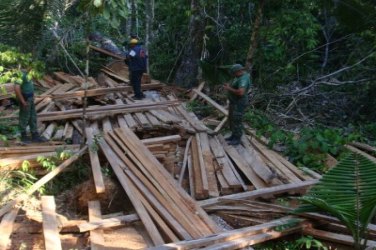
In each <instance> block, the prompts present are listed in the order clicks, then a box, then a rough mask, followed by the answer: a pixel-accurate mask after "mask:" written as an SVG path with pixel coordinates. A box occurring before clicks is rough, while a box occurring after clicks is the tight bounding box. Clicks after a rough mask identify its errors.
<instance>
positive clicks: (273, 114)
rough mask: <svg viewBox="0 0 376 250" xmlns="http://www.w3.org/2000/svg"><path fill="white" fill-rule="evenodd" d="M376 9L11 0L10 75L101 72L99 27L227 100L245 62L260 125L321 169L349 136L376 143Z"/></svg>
mask: <svg viewBox="0 0 376 250" xmlns="http://www.w3.org/2000/svg"><path fill="white" fill-rule="evenodd" d="M375 17H376V4H375V2H374V1H372V0H342V1H338V0H320V1H308V0H287V1H275V0H270V1H265V0H259V1H244V0H238V1H221V0H217V1H212V0H209V1H200V0H191V1H182V0H176V1H165V0H160V1H154V0H147V1H137V0H129V1H126V0H115V1H105V0H90V1H89V0H81V1H77V0H64V1H61V0H51V1H43V0H3V1H1V3H0V43H1V44H0V62H1V67H0V82H1V83H7V82H12V81H13V80H15V78H17V74H16V75H15V73H16V72H17V70H19V69H18V68H17V67H18V65H20V63H23V64H32V65H33V66H34V69H35V70H34V74H35V75H36V76H38V74H39V75H42V74H44V73H48V72H51V71H55V70H62V71H66V72H69V73H72V74H77V73H78V72H77V71H78V69H77V67H76V66H78V68H80V69H81V70H82V71H84V69H85V66H86V65H85V64H86V59H89V62H90V65H89V67H88V69H89V74H90V75H93V76H95V75H96V74H97V73H98V72H99V71H98V69H99V66H100V65H101V64H103V63H105V62H106V61H109V60H111V58H109V57H104V56H101V55H99V54H96V53H94V52H89V53H87V45H88V43H89V40H88V39H87V38H88V36H89V34H92V33H94V32H99V33H100V34H102V35H103V36H105V37H107V38H110V39H111V40H112V41H113V42H115V43H116V45H117V46H118V47H120V48H123V49H124V50H126V49H127V48H126V44H127V41H129V38H130V35H131V34H134V35H137V36H138V37H139V38H140V39H141V41H142V42H143V44H144V46H145V47H146V48H147V51H148V54H149V64H150V65H149V71H150V75H151V76H152V78H154V79H158V80H160V81H162V82H165V83H168V84H171V85H174V86H178V87H183V88H188V89H189V88H192V87H194V86H197V85H198V84H199V83H200V82H202V81H205V82H206V85H205V91H206V92H208V93H209V94H210V95H211V96H212V97H213V98H214V99H216V101H218V102H219V103H222V104H223V103H224V102H225V96H224V94H223V90H222V88H221V86H222V85H223V83H224V82H226V81H227V80H229V79H230V75H229V74H228V70H227V69H228V65H231V64H233V63H241V64H243V65H245V66H246V68H247V70H249V71H250V72H251V75H252V81H253V88H252V92H251V93H250V95H251V103H250V107H249V112H248V113H247V116H246V120H247V121H248V122H249V124H250V126H252V127H253V128H255V129H256V130H257V131H258V133H259V135H264V136H266V137H268V138H269V139H270V146H273V145H275V144H281V145H282V146H285V147H286V148H285V152H286V153H287V155H288V156H289V157H290V158H291V159H292V160H293V161H294V162H295V163H297V164H298V165H305V166H307V165H308V166H310V167H314V168H319V169H320V168H322V161H323V160H324V158H325V155H326V153H331V154H334V155H338V154H339V153H340V151H341V148H340V145H343V144H344V143H346V142H347V141H349V140H354V139H357V140H359V141H364V142H366V143H369V144H371V145H374V143H375V139H376V124H375V119H376V110H375V108H374V107H375V104H376V98H375V97H376V81H375V80H376V79H375V70H376V68H375V65H376V64H375V61H376V51H375V49H376V47H375V45H376V30H375V27H376V18H375ZM191 108H192V109H194V110H195V111H196V112H198V113H200V112H202V113H205V112H210V110H208V108H207V107H205V106H204V104H202V103H191ZM2 134H3V136H4V135H5V136H6V130H4V129H3V131H2Z"/></svg>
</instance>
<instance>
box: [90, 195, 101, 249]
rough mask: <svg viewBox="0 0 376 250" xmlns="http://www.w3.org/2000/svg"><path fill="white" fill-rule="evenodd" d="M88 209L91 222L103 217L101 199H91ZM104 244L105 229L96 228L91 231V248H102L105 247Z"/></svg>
mask: <svg viewBox="0 0 376 250" xmlns="http://www.w3.org/2000/svg"><path fill="white" fill-rule="evenodd" d="M88 209H89V221H90V222H97V221H100V220H101V219H102V218H101V217H102V213H101V204H100V203H99V201H89V203H88ZM104 245H105V243H104V237H103V230H102V229H96V230H92V231H90V249H91V250H101V249H103V247H104Z"/></svg>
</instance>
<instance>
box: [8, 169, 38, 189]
mask: <svg viewBox="0 0 376 250" xmlns="http://www.w3.org/2000/svg"><path fill="white" fill-rule="evenodd" d="M9 177H10V180H11V184H10V185H11V186H16V187H18V188H21V189H23V190H27V189H28V188H30V187H31V186H32V185H33V184H34V183H35V181H36V180H37V178H36V177H35V176H34V175H33V174H32V173H29V172H28V171H22V170H16V171H12V172H11V173H10V176H9Z"/></svg>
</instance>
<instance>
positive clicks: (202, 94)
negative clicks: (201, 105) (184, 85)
mask: <svg viewBox="0 0 376 250" xmlns="http://www.w3.org/2000/svg"><path fill="white" fill-rule="evenodd" d="M193 91H194V92H195V93H196V94H198V95H199V96H201V97H202V98H203V99H204V100H205V101H207V102H208V103H210V104H211V105H213V107H214V108H216V109H218V110H219V111H220V112H222V113H223V114H224V115H226V116H228V111H227V110H226V109H225V108H224V107H222V106H221V105H219V104H218V103H216V102H215V101H214V100H213V99H211V98H210V97H209V96H207V95H205V94H204V93H202V92H201V91H198V90H196V89H193Z"/></svg>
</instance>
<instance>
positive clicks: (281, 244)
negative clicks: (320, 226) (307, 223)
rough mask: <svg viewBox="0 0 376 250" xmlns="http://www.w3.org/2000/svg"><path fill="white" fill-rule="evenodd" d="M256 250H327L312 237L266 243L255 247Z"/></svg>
mask: <svg viewBox="0 0 376 250" xmlns="http://www.w3.org/2000/svg"><path fill="white" fill-rule="evenodd" d="M254 249H256V250H302V249H315V250H327V249H328V248H327V247H325V246H324V244H323V243H322V242H321V241H319V240H317V239H315V238H313V237H312V236H302V237H300V238H298V239H294V240H278V241H268V242H266V243H263V244H259V245H256V246H255V247H254Z"/></svg>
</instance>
